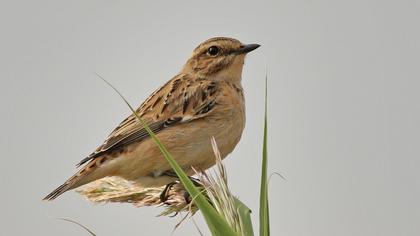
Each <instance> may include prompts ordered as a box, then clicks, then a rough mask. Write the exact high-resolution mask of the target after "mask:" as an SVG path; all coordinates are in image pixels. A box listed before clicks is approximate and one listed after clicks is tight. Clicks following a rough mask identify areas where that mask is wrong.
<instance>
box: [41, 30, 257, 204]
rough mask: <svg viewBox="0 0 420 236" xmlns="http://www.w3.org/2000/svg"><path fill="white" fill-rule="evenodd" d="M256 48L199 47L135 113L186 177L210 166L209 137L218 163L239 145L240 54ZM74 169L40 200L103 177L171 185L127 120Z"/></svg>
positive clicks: (210, 43)
mask: <svg viewBox="0 0 420 236" xmlns="http://www.w3.org/2000/svg"><path fill="white" fill-rule="evenodd" d="M258 46H259V45H256V44H251V45H243V44H242V43H240V42H239V41H238V40H235V39H231V38H223V37H219V38H212V39H209V40H207V41H205V42H203V43H202V44H200V45H199V46H198V47H197V48H196V49H195V50H194V52H193V55H192V57H191V58H190V59H189V60H188V61H187V63H186V64H185V66H184V67H183V69H182V71H181V72H180V73H179V74H178V75H176V76H175V77H174V78H173V79H171V80H170V81H168V82H167V83H166V84H165V85H163V86H162V87H161V88H159V89H158V90H156V91H155V92H154V93H152V94H151V95H150V96H149V97H148V98H147V99H146V101H145V102H144V103H143V104H142V105H141V106H140V107H139V108H138V109H137V110H136V112H137V114H138V115H139V116H140V117H141V118H142V119H143V120H145V121H146V122H147V123H148V124H149V126H150V128H151V129H152V130H153V131H154V132H155V133H156V134H157V136H158V138H159V139H160V140H161V141H162V142H163V144H164V145H165V146H166V147H167V149H168V150H169V152H170V153H171V154H172V155H173V157H174V158H175V159H176V161H177V162H178V163H179V164H180V165H181V166H182V167H183V168H184V169H185V170H186V171H187V172H189V173H190V174H192V169H191V167H194V168H195V169H201V170H205V169H207V168H209V167H211V166H212V165H213V164H214V162H215V160H214V155H213V151H212V147H211V144H210V138H211V137H212V136H214V137H215V139H216V141H217V143H218V146H219V148H220V152H221V155H222V157H223V158H224V157H226V155H228V154H229V153H230V152H232V150H233V149H234V147H235V146H236V144H237V143H238V142H239V140H240V137H241V134H242V131H243V128H244V125H245V106H244V96H243V91H242V86H241V74H242V67H243V63H244V58H245V55H246V53H247V52H249V51H252V50H254V49H255V48H257V47H258ZM215 48H217V49H215ZM216 51H217V53H216V54H215V55H213V53H215V52H216ZM78 166H82V167H81V169H80V170H79V171H78V172H77V173H76V174H75V175H74V176H73V177H71V178H70V179H69V180H67V181H66V182H65V183H64V184H63V185H61V186H60V187H58V188H57V189H56V190H54V191H53V192H51V193H50V194H49V195H47V196H46V197H45V198H44V200H52V199H55V198H56V197H57V196H59V195H60V194H62V193H64V192H65V191H68V190H70V189H73V188H76V187H79V186H81V185H84V184H86V183H89V182H91V181H94V180H97V179H100V178H103V177H105V176H121V177H124V178H126V179H129V180H133V181H136V183H138V184H140V185H144V186H162V185H165V184H167V183H169V182H171V181H172V180H174V177H171V176H172V175H165V172H171V167H170V166H169V164H168V163H167V162H166V160H165V159H164V158H163V156H162V155H161V153H160V151H159V149H158V148H157V146H156V144H155V143H154V142H153V140H151V139H150V137H149V136H148V133H147V132H146V130H144V129H143V128H142V126H141V125H140V124H139V123H138V121H137V120H136V117H135V116H134V115H133V114H132V115H130V116H129V117H127V118H126V119H125V120H123V121H122V122H121V123H120V124H119V125H118V126H117V128H115V129H114V131H113V132H112V133H111V134H110V135H109V136H108V138H107V139H106V140H105V142H104V143H103V144H102V145H101V146H99V147H98V148H97V149H96V150H95V152H93V153H92V154H90V155H89V156H88V157H86V158H85V159H83V160H82V161H81V162H80V163H79V164H78Z"/></svg>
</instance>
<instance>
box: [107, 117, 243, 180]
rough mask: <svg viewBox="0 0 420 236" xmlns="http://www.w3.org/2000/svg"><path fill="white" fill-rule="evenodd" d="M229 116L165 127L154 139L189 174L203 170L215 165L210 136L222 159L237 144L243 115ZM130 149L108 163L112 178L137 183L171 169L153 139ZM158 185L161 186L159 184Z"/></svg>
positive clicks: (241, 128) (207, 118) (241, 129)
mask: <svg viewBox="0 0 420 236" xmlns="http://www.w3.org/2000/svg"><path fill="white" fill-rule="evenodd" d="M230 113H231V114H228V115H230V116H228V118H226V117H227V116H226V115H227V114H224V116H223V117H218V116H208V117H206V118H203V119H199V120H195V121H193V122H190V123H185V124H180V125H177V126H173V127H168V128H166V129H165V130H163V131H161V132H159V133H158V134H157V137H158V138H159V139H160V141H161V142H162V143H163V145H164V146H165V147H166V148H167V149H168V151H169V152H170V153H171V155H172V157H173V158H174V159H175V160H176V161H177V163H178V164H179V165H180V166H181V167H182V168H183V169H184V170H186V171H187V172H188V174H190V175H192V174H194V172H193V170H192V168H191V167H194V169H196V170H206V169H208V168H209V167H211V166H213V165H214V164H215V156H214V153H213V149H212V146H211V137H214V138H215V140H216V143H217V145H218V148H219V151H220V153H221V156H222V158H225V157H226V156H227V155H228V154H229V153H231V152H232V151H233V149H234V148H235V146H236V144H237V143H238V142H239V140H240V138H241V135H242V131H243V128H244V124H245V117H244V113H243V112H242V110H232V111H231V112H230ZM133 147H135V148H133V149H132V151H130V152H127V153H126V154H124V155H123V156H120V157H118V158H115V159H114V160H111V161H110V162H114V163H113V166H114V168H115V170H116V172H115V175H119V176H121V177H124V178H126V179H131V180H138V179H139V178H141V179H144V177H147V178H156V175H157V174H158V173H163V172H164V171H170V170H172V168H171V167H170V165H169V163H168V162H167V161H166V160H165V159H164V157H163V155H162V154H161V152H160V150H159V149H158V148H157V146H156V144H155V143H154V141H153V140H151V139H147V140H144V141H142V142H141V143H140V144H137V145H136V144H134V145H133ZM152 182H153V181H152ZM158 182H159V184H160V185H161V181H158Z"/></svg>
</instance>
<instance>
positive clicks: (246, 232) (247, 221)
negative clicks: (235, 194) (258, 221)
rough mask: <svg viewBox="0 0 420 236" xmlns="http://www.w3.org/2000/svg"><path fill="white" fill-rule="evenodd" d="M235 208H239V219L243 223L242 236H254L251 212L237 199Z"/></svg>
mask: <svg viewBox="0 0 420 236" xmlns="http://www.w3.org/2000/svg"><path fill="white" fill-rule="evenodd" d="M235 206H236V207H237V211H238V213H239V219H240V221H241V229H242V235H243V236H254V230H253V229H252V221H251V210H250V209H249V208H248V207H247V206H246V205H245V204H244V203H242V202H241V201H240V200H239V199H237V198H235Z"/></svg>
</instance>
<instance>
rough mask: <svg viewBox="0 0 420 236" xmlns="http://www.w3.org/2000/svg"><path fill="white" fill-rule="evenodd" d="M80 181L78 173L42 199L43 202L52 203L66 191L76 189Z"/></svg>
mask: <svg viewBox="0 0 420 236" xmlns="http://www.w3.org/2000/svg"><path fill="white" fill-rule="evenodd" d="M79 179H80V175H79V173H77V174H75V175H73V176H72V177H71V178H70V179H68V180H67V181H66V182H65V183H64V184H62V185H60V186H59V187H58V188H56V189H55V190H54V191H52V192H51V193H50V194H48V195H47V196H45V197H44V199H42V200H43V201H52V200H54V199H56V198H57V197H58V196H60V195H61V194H63V193H65V192H67V191H68V190H71V189H74V188H76V187H78V186H79V185H78V182H79V181H78V180H79Z"/></svg>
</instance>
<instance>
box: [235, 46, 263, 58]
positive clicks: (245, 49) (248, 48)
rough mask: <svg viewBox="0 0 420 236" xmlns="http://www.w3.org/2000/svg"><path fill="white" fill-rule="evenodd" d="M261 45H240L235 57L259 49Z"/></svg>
mask: <svg viewBox="0 0 420 236" xmlns="http://www.w3.org/2000/svg"><path fill="white" fill-rule="evenodd" d="M260 46H261V45H259V44H245V45H242V46H241V47H240V48H239V49H238V50H237V51H236V52H235V53H236V54H237V55H239V54H244V53H248V52H250V51H254V50H255V49H257V48H259V47H260Z"/></svg>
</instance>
